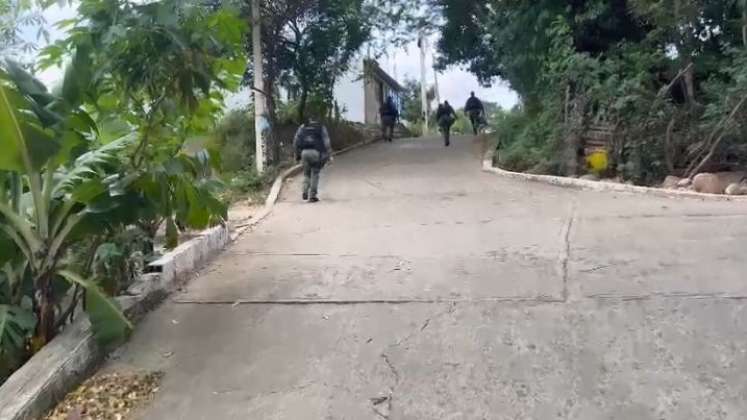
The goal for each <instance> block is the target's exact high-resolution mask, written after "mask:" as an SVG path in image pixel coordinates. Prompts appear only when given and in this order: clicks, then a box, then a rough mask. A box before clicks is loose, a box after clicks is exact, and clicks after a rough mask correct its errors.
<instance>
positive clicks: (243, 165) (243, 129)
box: [209, 109, 255, 172]
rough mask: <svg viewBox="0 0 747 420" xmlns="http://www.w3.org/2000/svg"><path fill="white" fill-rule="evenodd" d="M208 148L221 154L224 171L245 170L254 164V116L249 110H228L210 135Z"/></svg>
mask: <svg viewBox="0 0 747 420" xmlns="http://www.w3.org/2000/svg"><path fill="white" fill-rule="evenodd" d="M209 147H210V149H212V150H214V151H216V152H217V153H218V154H219V155H220V156H221V163H222V167H223V170H224V171H225V172H236V171H241V170H247V169H249V168H250V167H252V166H253V165H254V149H255V132H254V118H252V117H251V113H250V110H247V109H238V110H232V111H229V112H228V113H227V114H226V115H225V116H224V117H223V119H222V120H221V121H220V122H219V123H218V126H217V127H216V128H215V131H214V132H213V134H212V135H211V137H210V142H209Z"/></svg>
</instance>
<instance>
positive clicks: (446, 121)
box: [436, 101, 457, 147]
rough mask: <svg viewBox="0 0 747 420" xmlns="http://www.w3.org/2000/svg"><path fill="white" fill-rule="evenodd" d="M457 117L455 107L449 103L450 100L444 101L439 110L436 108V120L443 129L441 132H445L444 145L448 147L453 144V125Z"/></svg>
mask: <svg viewBox="0 0 747 420" xmlns="http://www.w3.org/2000/svg"><path fill="white" fill-rule="evenodd" d="M456 119H457V115H456V112H454V108H452V107H451V105H449V101H444V103H443V104H440V105H439V106H438V110H436V121H437V122H438V126H439V127H440V129H441V134H443V137H444V146H446V147H449V145H450V144H451V141H450V138H451V126H452V125H454V122H455V121H456Z"/></svg>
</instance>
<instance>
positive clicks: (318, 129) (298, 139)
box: [293, 117, 332, 203]
mask: <svg viewBox="0 0 747 420" xmlns="http://www.w3.org/2000/svg"><path fill="white" fill-rule="evenodd" d="M293 147H294V148H295V151H296V161H302V162H303V199H304V200H309V202H310V203H316V202H317V201H319V198H318V197H317V192H318V188H319V173H320V172H321V171H322V168H323V167H324V165H325V164H326V163H327V162H328V161H329V160H330V159H331V158H332V144H331V141H330V138H329V133H328V132H327V128H326V127H325V126H324V125H323V124H322V123H321V122H319V121H317V120H316V119H314V118H313V117H309V119H308V121H307V122H306V124H303V125H301V126H300V127H299V128H298V131H296V136H295V138H294V139H293Z"/></svg>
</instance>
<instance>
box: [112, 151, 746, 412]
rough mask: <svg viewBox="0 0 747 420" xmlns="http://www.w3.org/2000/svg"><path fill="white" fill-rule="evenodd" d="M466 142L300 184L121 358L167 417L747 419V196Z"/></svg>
mask: <svg viewBox="0 0 747 420" xmlns="http://www.w3.org/2000/svg"><path fill="white" fill-rule="evenodd" d="M481 153H482V146H481V145H480V144H479V143H477V142H476V141H474V140H473V139H472V138H458V139H456V141H455V144H454V147H452V148H449V149H445V148H443V147H442V145H441V144H440V141H438V140H437V139H434V138H426V139H414V140H400V141H395V143H393V144H376V145H373V146H370V147H367V148H364V149H361V150H359V151H356V152H352V153H350V154H349V155H346V156H344V157H342V158H340V159H338V160H337V161H336V162H335V163H334V164H332V165H331V166H330V167H329V168H327V170H326V171H325V172H324V173H323V179H322V187H321V188H322V189H321V198H322V200H323V201H322V202H321V203H318V204H316V205H309V204H305V203H301V202H300V200H299V198H300V186H299V180H298V179H295V180H293V181H292V182H290V183H289V185H288V187H287V188H286V189H285V192H284V194H283V196H282V198H281V201H280V202H279V203H278V205H277V207H276V208H275V211H274V212H273V214H272V215H271V216H270V217H269V218H268V219H267V220H266V221H264V222H263V223H262V224H260V225H259V226H258V227H257V228H255V229H254V231H253V232H251V233H248V234H246V235H245V236H243V237H242V238H241V239H240V240H239V241H237V242H236V243H234V244H233V245H232V246H231V247H230V248H229V249H228V250H227V251H226V252H225V253H224V254H223V255H221V256H220V257H219V258H217V259H216V260H215V261H214V262H213V263H212V264H211V265H210V266H209V267H207V268H206V269H204V270H203V271H202V272H201V273H199V276H198V277H197V278H195V279H194V280H192V282H191V283H190V284H189V285H188V286H187V287H186V289H185V290H184V291H183V292H181V293H178V294H176V295H174V296H172V297H171V299H170V300H169V301H168V302H166V303H165V304H164V305H162V306H161V307H160V308H159V309H157V310H156V311H155V312H153V313H152V314H150V315H149V316H148V317H147V318H146V320H145V321H143V323H142V324H140V325H139V326H138V329H137V331H136V332H135V334H134V337H133V338H132V340H131V342H130V343H129V344H128V345H127V346H125V347H124V348H123V349H121V350H120V351H118V352H117V355H116V357H115V358H114V359H113V360H112V361H110V362H109V364H108V366H107V367H106V369H115V370H154V369H155V370H162V371H164V372H165V374H166V375H165V377H164V382H163V385H162V387H161V390H160V392H159V393H158V395H157V396H156V398H155V400H154V401H153V402H152V403H151V404H150V405H149V406H148V407H146V408H144V409H143V411H142V412H141V413H139V415H140V417H141V418H145V419H185V420H197V419H356V420H358V419H390V420H399V419H403V420H404V419H589V420H596V419H733V420H737V419H740V420H741V419H744V418H747V398H746V397H745V396H746V395H747V334H745V332H747V309H746V308H745V306H746V304H747V259H745V257H744V251H745V240H746V239H747V223H746V222H747V204H745V203H736V202H735V203H730V202H705V201H699V200H693V199H664V198H658V197H648V196H640V195H629V194H621V193H594V192H587V191H576V190H568V189H562V188H557V187H552V186H546V185H542V184H536V183H523V182H519V181H515V180H508V179H503V178H500V177H497V176H495V175H492V174H488V173H483V172H481V171H480V159H481Z"/></svg>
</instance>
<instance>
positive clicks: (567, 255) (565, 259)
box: [560, 202, 576, 302]
mask: <svg viewBox="0 0 747 420" xmlns="http://www.w3.org/2000/svg"><path fill="white" fill-rule="evenodd" d="M569 213H570V214H569V216H568V220H567V221H566V223H565V225H564V226H563V234H562V237H563V251H562V253H561V256H560V269H561V273H562V276H561V277H562V281H563V302H568V299H569V298H570V296H569V295H570V292H569V288H568V280H569V279H568V277H569V274H568V264H569V262H570V259H571V231H572V230H573V224H574V223H575V221H576V203H575V202H573V203H572V204H571V209H570V212H569Z"/></svg>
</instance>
